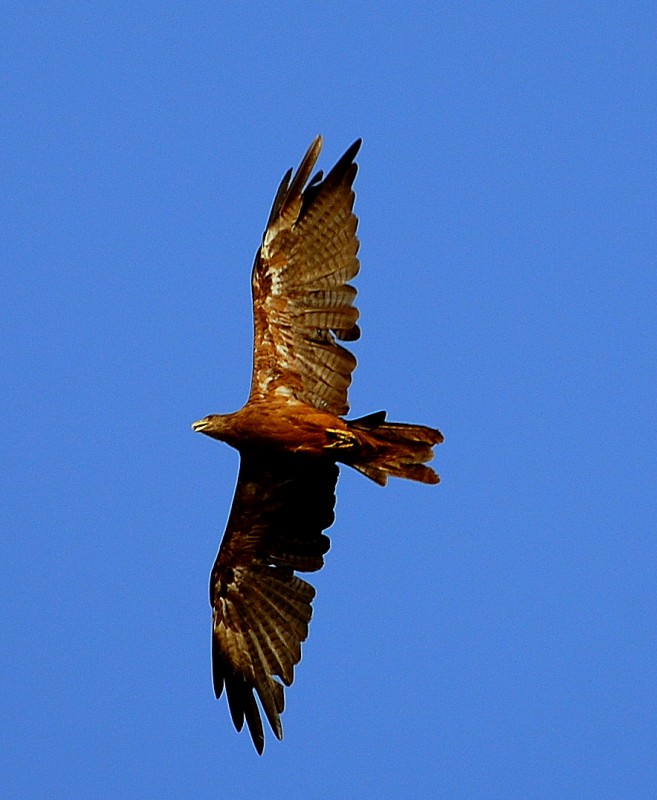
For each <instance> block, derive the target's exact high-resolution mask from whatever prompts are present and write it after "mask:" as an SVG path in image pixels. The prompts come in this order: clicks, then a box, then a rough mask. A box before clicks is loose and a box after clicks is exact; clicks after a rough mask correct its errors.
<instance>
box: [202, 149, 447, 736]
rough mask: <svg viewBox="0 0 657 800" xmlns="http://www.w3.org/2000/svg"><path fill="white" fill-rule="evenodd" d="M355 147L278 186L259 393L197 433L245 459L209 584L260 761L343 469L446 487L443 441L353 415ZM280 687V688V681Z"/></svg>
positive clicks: (232, 681)
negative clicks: (331, 163) (437, 454)
mask: <svg viewBox="0 0 657 800" xmlns="http://www.w3.org/2000/svg"><path fill="white" fill-rule="evenodd" d="M359 146H360V142H356V143H354V145H352V146H351V147H350V148H349V149H348V150H347V152H346V153H345V154H344V156H343V157H342V158H341V159H340V160H339V161H338V163H337V164H336V165H335V167H334V168H333V169H332V170H331V172H330V173H329V174H328V175H327V176H326V178H323V176H322V173H318V174H317V175H316V176H315V177H314V178H312V179H311V180H309V179H310V175H311V172H312V169H313V167H314V165H315V162H316V160H317V157H318V155H319V151H320V149H321V138H320V137H317V139H315V141H314V142H313V143H312V144H311V146H310V148H309V150H308V152H307V153H306V155H305V157H304V159H303V160H302V162H301V165H300V167H299V169H298V170H297V172H296V173H295V175H294V176H293V175H292V171H291V170H290V171H289V172H288V173H287V174H286V175H285V177H284V178H283V181H282V182H281V185H280V187H279V189H278V192H277V194H276V198H275V200H274V205H273V207H272V210H271V214H270V216H269V221H268V223H267V228H266V230H265V233H264V236H263V241H262V245H261V247H260V249H259V251H258V253H257V255H256V259H255V264H254V267H253V275H252V289H253V308H254V329H255V330H254V359H253V361H254V363H253V381H252V385H251V394H250V396H249V400H248V402H247V403H246V405H245V406H244V407H243V408H242V409H240V410H239V411H236V412H234V413H232V414H211V415H209V416H207V417H204V418H203V419H202V420H199V421H198V422H195V423H194V424H193V426H192V427H193V428H194V430H196V431H199V432H201V433H204V434H206V435H208V436H210V437H212V438H214V439H219V440H221V441H224V442H227V443H228V444H229V445H231V446H233V447H235V448H236V449H237V450H239V452H240V473H239V477H238V481H237V487H236V489H235V497H234V499H233V507H232V509H231V513H230V517H229V520H228V525H227V527H226V532H225V534H224V538H223V540H222V543H221V546H220V549H219V553H218V555H217V559H216V561H215V564H214V567H213V570H212V575H211V578H210V602H211V604H212V608H213V636H212V662H213V680H214V689H215V694H216V696H217V697H219V696H220V695H221V693H222V692H223V690H224V689H226V694H227V696H228V704H229V707H230V711H231V715H232V718H233V722H234V723H235V726H236V727H237V729H238V730H240V729H241V728H242V726H243V724H244V721H245V720H246V722H247V724H248V727H249V730H250V732H251V736H252V738H253V742H254V744H255V746H256V749H257V750H258V752H262V750H263V747H264V733H263V728H262V721H261V718H260V712H259V709H258V705H257V703H256V699H255V695H254V692H255V693H257V696H258V699H259V700H260V705H261V707H262V710H263V711H264V713H265V715H266V717H267V719H268V721H269V723H270V725H271V727H272V730H273V731H274V733H275V734H276V736H277V737H278V738H279V739H280V738H282V727H281V722H280V714H281V712H282V711H283V707H284V696H283V687H284V686H289V685H290V684H291V683H292V680H293V676H294V666H295V665H296V664H297V663H298V662H299V660H300V658H301V642H303V641H304V640H305V638H306V636H307V634H308V623H309V621H310V617H311V615H312V608H311V602H312V599H313V597H314V595H315V590H314V589H313V588H312V586H310V584H308V583H307V582H306V581H304V580H302V579H301V578H300V577H298V576H297V575H295V572H312V571H315V570H318V569H321V567H322V565H323V563H324V558H323V557H324V554H325V553H326V552H327V550H328V549H329V546H330V542H329V540H328V537H326V536H325V535H324V534H323V531H324V530H325V529H326V528H328V527H329V526H330V525H331V524H332V523H333V520H334V514H333V508H334V505H335V485H336V481H337V477H338V468H337V463H342V464H347V465H349V466H351V467H353V468H354V469H357V470H358V471H360V472H361V473H363V474H364V475H366V476H367V477H368V478H370V479H371V480H373V481H375V482H376V483H379V484H381V485H384V484H385V483H386V481H387V479H388V477H389V476H396V477H403V478H410V479H411V480H416V481H420V482H422V483H438V480H439V479H438V476H437V475H436V473H435V472H434V471H433V470H432V469H431V468H430V467H428V466H426V463H427V462H428V461H430V460H431V459H432V458H433V451H432V447H433V445H435V444H439V443H440V442H441V441H442V439H443V437H442V435H441V434H440V432H439V431H437V430H435V429H434V428H428V427H425V426H423V425H408V424H405V423H394V422H387V421H386V415H385V412H383V411H379V412H375V413H373V414H369V415H367V416H365V417H361V418H359V419H354V420H346V419H344V415H345V414H346V413H347V411H348V408H349V406H348V404H347V389H348V387H349V384H350V382H351V373H352V371H353V369H354V367H355V366H356V359H355V358H354V357H353V355H352V354H351V353H350V352H349V351H348V350H346V349H345V348H344V347H342V345H340V344H339V343H338V341H337V340H342V341H352V340H354V339H357V338H358V337H359V335H360V331H359V328H358V326H357V324H356V321H357V319H358V311H357V309H356V308H355V306H354V305H353V302H354V299H355V296H356V290H355V289H354V288H353V287H352V286H350V285H349V284H348V283H347V281H349V280H351V279H352V278H353V277H355V275H356V274H357V272H358V269H359V262H358V258H357V257H356V253H357V251H358V240H357V238H356V226H357V220H356V217H355V215H354V214H353V211H352V207H353V201H354V194H353V189H352V184H353V180H354V178H355V176H356V164H355V163H354V160H353V159H354V157H355V155H356V153H357V151H358V148H359ZM277 679H278V680H277Z"/></svg>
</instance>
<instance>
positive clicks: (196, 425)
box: [192, 417, 209, 433]
mask: <svg viewBox="0 0 657 800" xmlns="http://www.w3.org/2000/svg"><path fill="white" fill-rule="evenodd" d="M208 424H209V422H208V418H207V417H204V418H203V419H197V420H196V422H192V430H193V431H196V432H197V433H202V432H203V431H204V430H205V429H206V428H207V427H208Z"/></svg>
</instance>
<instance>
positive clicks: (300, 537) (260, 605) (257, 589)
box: [210, 450, 338, 753]
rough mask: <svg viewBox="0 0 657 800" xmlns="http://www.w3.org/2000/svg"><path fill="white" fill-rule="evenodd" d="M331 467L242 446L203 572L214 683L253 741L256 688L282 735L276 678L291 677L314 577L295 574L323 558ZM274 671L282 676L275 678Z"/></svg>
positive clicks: (259, 731)
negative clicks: (214, 550)
mask: <svg viewBox="0 0 657 800" xmlns="http://www.w3.org/2000/svg"><path fill="white" fill-rule="evenodd" d="M337 477H338V468H337V466H336V465H335V464H333V463H330V462H324V461H320V460H318V459H312V458H309V457H306V456H300V455H294V456H292V455H288V454H286V453H263V452H262V451H257V452H250V451H248V450H246V451H242V454H241V463H240V472H239V477H238V480H237V488H236V489H235V497H234V499H233V507H232V510H231V513H230V517H229V519H228V525H227V528H226V533H225V534H224V538H223V541H222V543H221V547H220V549H219V554H218V556H217V560H216V561H215V564H214V568H213V570H212V575H211V578H210V602H211V604H212V607H213V637H212V673H213V679H214V691H215V694H216V696H217V697H220V696H221V693H222V691H223V690H224V688H225V689H226V694H227V696H228V705H229V707H230V713H231V716H232V718H233V722H234V724H235V727H236V728H237V730H241V729H242V726H243V725H244V720H245V719H246V723H247V725H248V727H249V731H250V733H251V737H252V739H253V743H254V745H255V747H256V750H257V751H258V752H259V753H262V750H263V748H264V733H263V728H262V721H261V718H260V712H259V710H258V706H257V704H256V700H255V695H254V690H255V692H256V693H257V695H258V698H259V700H260V703H261V705H262V708H263V710H264V712H265V715H266V717H267V719H268V720H269V724H270V725H271V728H272V730H273V731H274V733H275V734H276V736H277V737H278V738H279V739H280V738H282V736H283V729H282V727H281V721H280V714H281V712H282V711H283V707H284V697H283V685H282V684H284V685H285V686H289V685H290V684H291V683H292V680H293V677H294V665H295V664H297V663H298V662H299V660H300V659H301V642H303V641H304V640H305V639H306V636H307V635H308V623H309V621H310V617H311V615H312V609H311V602H312V599H313V597H314V596H315V590H314V589H313V587H312V586H311V585H310V584H308V583H306V581H304V580H302V579H301V578H299V577H297V576H296V575H294V570H300V571H302V572H312V571H315V570H318V569H321V567H322V566H323V564H324V558H323V556H324V553H326V551H327V550H328V549H329V546H330V542H329V539H328V537H327V536H325V535H324V534H323V533H322V531H323V530H324V529H325V528H328V527H329V526H330V525H331V524H332V523H333V519H334V514H333V507H334V505H335V484H336V481H337ZM276 678H280V680H281V681H282V684H281V683H280V682H279V681H278V680H276Z"/></svg>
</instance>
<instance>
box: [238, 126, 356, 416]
mask: <svg viewBox="0 0 657 800" xmlns="http://www.w3.org/2000/svg"><path fill="white" fill-rule="evenodd" d="M321 147H322V139H321V137H320V136H318V137H317V138H316V139H315V141H314V142H313V143H312V144H311V145H310V148H309V149H308V152H307V153H306V155H305V156H304V158H303V161H302V162H301V165H300V166H299V169H298V170H297V172H296V174H295V175H294V176H292V170H290V171H289V172H287V174H286V175H285V176H284V178H283V181H282V182H281V185H280V186H279V188H278V192H277V193H276V198H275V200H274V205H273V207H272V210H271V214H270V215H269V221H268V223H267V229H266V230H265V233H264V236H263V240H262V246H261V247H260V249H259V251H258V253H257V255H256V260H255V264H254V267H253V276H252V288H253V316H254V327H255V337H254V358H253V381H252V384H251V397H252V398H253V397H272V396H276V397H293V398H296V399H298V400H300V401H302V402H304V403H307V404H308V405H311V406H314V407H315V408H319V409H322V410H325V411H330V412H332V413H333V414H335V415H336V416H342V415H344V414H346V413H347V411H348V409H349V407H348V405H347V389H348V387H349V384H350V383H351V373H352V372H353V369H354V367H355V366H356V359H355V358H354V356H353V355H352V354H351V353H350V352H349V351H348V350H346V349H345V348H344V347H342V346H341V345H339V344H338V343H337V341H336V339H341V340H343V341H353V340H354V339H357V338H358V337H359V336H360V331H359V329H358V325H357V324H356V321H357V319H358V310H357V309H356V308H354V306H353V302H354V299H355V297H356V290H355V289H354V288H353V287H352V286H349V285H348V283H347V282H348V281H349V280H351V279H352V278H353V277H354V276H355V275H356V274H357V273H358V269H359V262H358V258H357V257H356V253H357V252H358V239H357V237H356V227H357V224H358V220H357V219H356V216H355V215H354V214H353V212H352V208H353V204H354V192H353V189H352V184H353V182H354V178H355V177H356V170H357V166H356V164H355V163H354V158H355V156H356V153H357V152H358V149H359V147H360V139H359V140H358V141H356V142H354V144H353V145H352V146H351V147H350V148H349V149H348V150H347V152H346V153H345V154H344V155H343V156H342V158H341V159H340V160H339V161H338V163H337V164H336V165H335V167H333V169H332V170H331V171H330V172H329V174H328V175H327V176H326V177H325V178H323V179H322V173H321V172H319V173H317V174H316V175H315V177H314V178H313V179H312V180H310V181H309V180H308V179H309V178H310V175H311V173H312V170H313V169H314V166H315V162H316V161H317V158H318V156H319V152H320V150H321Z"/></svg>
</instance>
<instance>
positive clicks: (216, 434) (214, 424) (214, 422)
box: [192, 414, 230, 439]
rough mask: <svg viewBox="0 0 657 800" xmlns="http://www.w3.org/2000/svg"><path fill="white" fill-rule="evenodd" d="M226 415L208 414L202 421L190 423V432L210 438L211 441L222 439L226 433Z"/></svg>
mask: <svg viewBox="0 0 657 800" xmlns="http://www.w3.org/2000/svg"><path fill="white" fill-rule="evenodd" d="M228 416H230V415H228V414H208V416H207V417H203V419H199V420H196V422H192V430H194V431H196V432H197V433H204V434H205V435H206V436H212V438H213V439H224V435H225V433H226V418H227V417H228Z"/></svg>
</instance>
